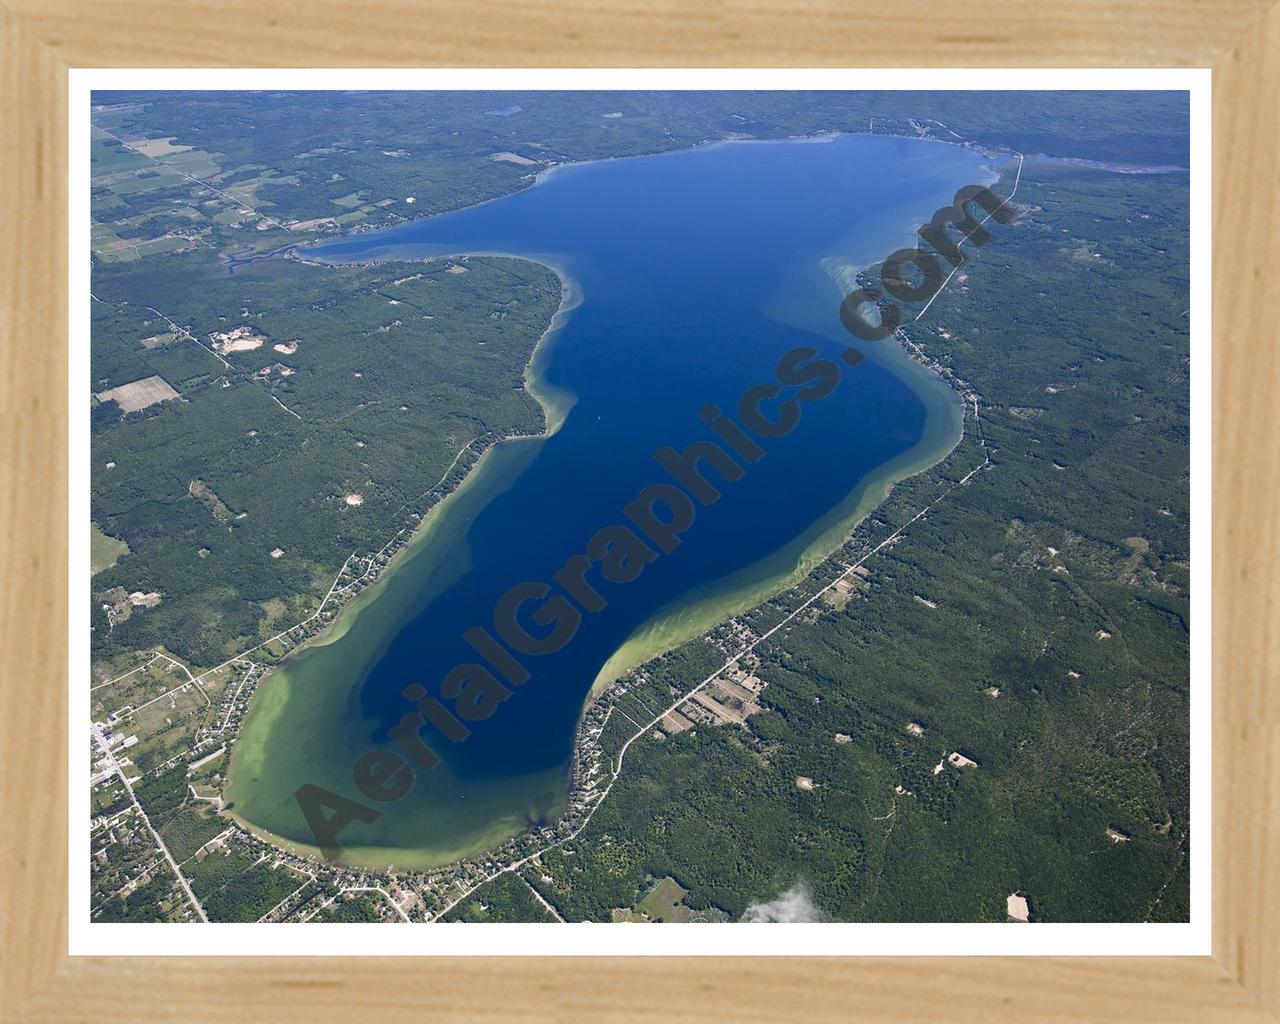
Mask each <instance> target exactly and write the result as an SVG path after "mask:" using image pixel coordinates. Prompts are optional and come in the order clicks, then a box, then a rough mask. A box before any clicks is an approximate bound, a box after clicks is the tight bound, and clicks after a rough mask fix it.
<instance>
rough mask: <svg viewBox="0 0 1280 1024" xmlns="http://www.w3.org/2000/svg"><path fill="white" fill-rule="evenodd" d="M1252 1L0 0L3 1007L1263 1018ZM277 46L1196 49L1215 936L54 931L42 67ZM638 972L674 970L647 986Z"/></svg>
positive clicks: (106, 1013)
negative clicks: (978, 942) (558, 947)
mask: <svg viewBox="0 0 1280 1024" xmlns="http://www.w3.org/2000/svg"><path fill="white" fill-rule="evenodd" d="M1271 3H1272V0H1213V2H1208V3H1205V2H1198V0H1129V2H1128V3H1124V4H1118V3H1112V2H1108V0H1060V2H1058V3H1052V4H1046V3H1027V2H1025V0H1024V2H1016V0H1004V2H999V3H997V2H994V0H972V2H969V3H964V4H959V3H949V2H947V3H939V2H937V0H896V2H894V3H891V4H870V3H866V2H865V0H854V2H851V3H850V2H846V3H836V2H833V0H806V2H801V3H797V4H793V5H789V4H786V3H783V2H781V0H737V2H728V3H725V2H712V0H706V2H703V3H697V4H687V3H679V2H677V0H648V2H645V3H639V2H635V0H631V2H628V3H625V4H624V3H613V4H609V3H598V2H593V0H547V2H545V4H543V5H540V6H539V7H538V8H535V7H534V6H533V5H528V6H518V5H517V4H516V3H515V2H513V0H508V2H505V3H498V2H494V0H374V2H372V3H367V2H365V3H358V4H357V3H346V2H341V0H311V2H309V3H299V2H290V0H278V2H271V0H265V2H262V0H257V2H255V0H221V2H219V3H217V4H214V5H200V6H197V5H196V4H194V3H190V2H183V0H98V2H96V3H92V4H91V3H88V2H84V0H0V82H2V83H3V90H4V92H3V98H2V99H0V104H2V106H3V135H2V139H3V145H4V153H5V157H4V159H5V165H4V174H3V179H2V181H0V230H3V233H4V247H5V259H4V262H3V264H0V282H2V283H0V330H2V332H3V333H2V334H0V538H2V539H0V671H2V674H0V680H2V683H0V685H2V686H3V688H4V689H3V696H2V700H0V755H2V757H3V761H2V762H0V807H2V808H3V812H4V817H3V819H2V821H0V943H2V945H0V1008H2V1010H3V1019H4V1020H6V1021H7V1020H14V1021H64V1020H73V1019H74V1020H81V1019H86V1020H87V1019H93V1020H95V1021H105V1020H115V1019H122V1020H123V1019H130V1020H137V1019H140V1018H141V1019H147V1018H149V1019H152V1020H158V1021H159V1020H184V1021H188V1020H195V1019H200V1020H204V1019H213V1018H215V1017H218V1018H223V1019H232V1020H236V1019H241V1020H243V1019H267V1020H291V1019H306V1020H308V1021H313V1022H317V1024H319V1022H323V1021H342V1022H344V1024H345V1022H347V1021H349V1020H352V1019H355V1020H369V1019H375V1017H376V1018H377V1019H383V1018H385V1019H389V1020H390V1019H394V1020H400V1019H403V1020H424V1019H426V1020H443V1019H448V1020H466V1021H495V1022H503V1024H506V1022H512V1021H544V1020H547V1021H550V1020H556V1021H560V1020H570V1021H603V1020H655V1021H657V1020H662V1021H667V1020H690V1021H704V1020H715V1019H726V1018H730V1017H731V1018H734V1019H743V1020H761V1021H774V1020H778V1019H804V1020H809V1021H826V1020H831V1021H836V1020H841V1021H843V1020H848V1019H883V1020H895V1021H914V1020H920V1021H937V1020H940V1019H950V1020H983V1021H1004V1020H1008V1021H1018V1022H1022V1021H1029V1020H1050V1019H1052V1020H1071V1021H1095V1020H1096V1021H1110V1020H1117V1021H1119V1020H1123V1021H1127V1022H1132V1021H1135V1020H1139V1021H1141V1020H1162V1021H1183V1020H1186V1021H1202V1020H1231V1021H1240V1022H1252V1021H1258V1022H1261V1021H1277V1020H1280V968H1278V967H1277V957H1278V956H1280V937H1278V935H1280V929H1278V928H1277V927H1276V926H1277V924H1280V875H1278V873H1277V870H1276V866H1277V864H1280V813H1277V812H1278V811H1280V715H1278V710H1280V692H1277V690H1276V688H1275V687H1276V684H1277V683H1280V629H1277V625H1278V620H1280V571H1278V569H1277V555H1278V554H1280V529H1278V528H1277V524H1278V523H1280V517H1278V516H1277V514H1276V511H1275V505H1276V502H1277V501H1278V500H1280V491H1278V489H1277V486H1276V481H1277V480H1280V443H1278V439H1280V362H1277V360H1276V358H1275V339H1276V336H1277V324H1278V323H1280V286H1277V284H1276V282H1275V281H1273V280H1272V278H1273V276H1274V271H1275V268H1276V267H1277V266H1280V166H1278V165H1280V7H1275V8H1271V9H1268V8H1269V6H1270V4H1271ZM279 64H284V65H290V64H292V65H300V64H305V65H308V66H334V67H363V66H395V67H422V66H473V67H478V66H499V67H501V66H507V67H512V66H522V65H536V66H561V67H575V66H583V67H586V66H640V67H644V66H705V65H713V66H729V67H743V66H792V67H857V66H906V67H919V66H953V67H999V66H1043V67H1077V66H1113V67H1130V66H1146V67H1208V66H1211V67H1213V69H1214V87H1213V94H1214V95H1213V99H1214V104H1213V106H1214V125H1213V132H1214V153H1213V158H1214V160H1213V166H1214V171H1213V173H1214V205H1213V210H1214V217H1213V220H1214V223H1213V232H1214V275H1213V283H1214V476H1213V495H1214V505H1215V508H1214V518H1215V526H1216V531H1215V537H1214V540H1213V565H1214V570H1215V571H1214V579H1213V612H1214V618H1213V622H1214V625H1213V629H1214V645H1213V650H1214V679H1213V684H1214V685H1213V709H1214V747H1213V760H1214V764H1213V809H1214V836H1213V850H1214V861H1213V866H1214V878H1213V909H1214V915H1213V955H1212V956H1211V957H1188V958H1140V957H1134V958H1108V959H1103V958H1084V959H1081V958H1076V959H1068V958H1034V959H1033V958H1013V959H997V958H959V957H957V958H954V959H929V960H923V959H909V958H878V959H861V960H827V959H823V960H813V959H809V960H801V959H771V960H754V961H747V962H743V961H737V962H734V963H733V964H728V963H725V962H723V961H718V960H710V959H690V960H673V959H661V958H655V959H629V960H626V959H573V960H567V959H566V960H544V959H537V958H531V959H506V960H490V959H465V960H464V959H449V960H439V961H432V962H430V963H423V962H421V961H415V960H408V959H404V960H401V959H396V960H374V959H363V958H361V959H355V958H353V959H321V958H288V959H281V958H275V959H261V960H255V959H247V958H239V959H234V958H227V959H212V958H203V959H174V958H165V959H158V960H142V959H127V958H88V957H86V958H70V957H68V955H67V916H66V915H67V908H66V879H67V834H66V829H67V824H66V803H65V800H66V782H67V776H66V771H67V749H66V742H67V737H66V727H65V723H66V720H67V685H66V679H67V676H66V673H67V635H66V622H67V616H66V601H67V546H66V538H67V518H66V517H67V454H66V453H67V433H66V430H67V427H66V401H65V395H66V389H65V381H66V373H67V363H66V360H67V349H66V344H65V341H66V331H67V295H66V280H67V277H66V259H67V247H66V246H67V230H66V228H67V224H66V216H67V177H66V166H67V110H66V101H67V70H68V68H71V67H109V66H125V67H183V66H210V65H214V66H233V67H235V66H241V67H243V66H272V65H279ZM1268 864H1270V865H1271V867H1270V868H1268V867H1267V865H1268ZM659 991H661V992H663V993H664V994H668V995H670V996H674V998H666V997H664V998H663V999H661V1000H658V999H655V998H654V996H655V994H656V993H657V992H659ZM677 994H678V995H677Z"/></svg>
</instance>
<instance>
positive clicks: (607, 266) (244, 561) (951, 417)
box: [72, 89, 1203, 936]
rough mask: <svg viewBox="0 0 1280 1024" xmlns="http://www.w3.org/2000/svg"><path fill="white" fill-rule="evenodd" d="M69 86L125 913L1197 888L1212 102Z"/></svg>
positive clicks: (87, 672)
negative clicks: (1194, 808) (1198, 452)
mask: <svg viewBox="0 0 1280 1024" xmlns="http://www.w3.org/2000/svg"><path fill="white" fill-rule="evenodd" d="M89 122H90V127H89V134H90V138H89V139H88V140H87V150H88V155H89V176H90V196H91V197H90V203H89V210H90V217H91V225H89V231H88V232H87V233H88V236H89V245H90V249H91V252H90V254H89V258H90V260H91V270H90V273H89V282H90V284H89V291H90V294H89V295H88V296H84V297H83V300H84V302H85V303H86V304H87V306H88V310H89V327H90V337H89V345H88V356H89V358H88V360H87V371H88V377H89V394H88V395H87V396H84V397H83V398H77V399H76V400H75V403H74V404H76V405H77V406H80V408H81V409H83V405H82V404H81V403H82V402H85V401H87V402H88V404H89V406H90V411H89V413H88V417H87V419H88V430H87V431H86V432H83V433H84V436H83V437H82V438H81V439H80V443H81V444H82V446H83V447H84V448H85V449H86V450H87V451H88V452H89V456H88V469H87V472H88V474H89V478H90V479H89V485H88V486H89V505H90V509H91V522H89V523H84V522H83V518H82V517H81V515H82V514H78V515H77V516H76V522H78V523H80V524H81V525H79V526H78V527H76V528H77V529H81V530H89V531H91V542H90V555H91V563H92V564H91V565H90V566H89V567H88V568H87V570H86V569H80V570H79V571H80V573H82V574H83V575H81V577H80V578H82V579H83V578H84V577H85V576H87V577H88V578H89V581H90V582H89V593H90V610H89V622H90V630H89V632H90V636H89V638H88V640H87V644H86V646H87V648H88V661H87V663H82V665H83V667H82V668H81V669H79V670H78V671H77V673H76V674H74V675H73V682H72V685H73V691H77V692H79V694H80V699H81V701H83V699H84V691H85V690H87V691H88V701H87V702H88V706H89V721H88V722H87V723H86V722H84V721H83V719H82V718H80V716H79V714H77V715H76V716H75V721H73V724H72V728H73V730H74V731H73V738H74V740H75V743H76V745H77V746H80V745H81V744H83V745H86V746H87V748H88V751H89V756H88V765H89V778H88V779H83V778H82V777H78V778H76V779H74V780H73V785H74V786H77V787H78V786H83V785H85V784H87V785H88V787H89V801H88V802H89V813H88V820H87V821H86V820H82V819H80V818H79V817H78V816H77V818H76V819H75V820H73V823H72V827H73V829H81V830H88V833H89V839H88V843H87V848H88V850H89V863H88V864H87V865H86V864H83V862H82V858H76V860H77V861H80V865H79V868H80V869H81V870H86V871H87V872H88V873H89V878H90V881H89V907H88V914H89V920H90V922H91V923H104V924H105V923H170V924H178V923H189V924H201V923H214V924H216V923H254V922H258V923H262V924H272V923H312V924H322V923H331V922H345V923H360V922H365V923H385V924H428V923H441V924H448V923H454V922H467V923H483V922H495V923H546V924H557V923H579V922H598V923H618V924H622V923H637V924H639V923H677V922H681V923H710V924H714V923H728V922H739V923H741V922H759V923H767V922H827V923H872V922H882V923H883V922H888V923H940V922H947V923H971V924H977V923H982V924H996V923H1000V924H1008V925H1014V924H1032V925H1034V924H1041V923H1050V924H1051V923H1055V922H1092V923H1113V922H1123V923H1143V922H1154V923H1182V922H1187V921H1189V920H1190V905H1191V895H1190V893H1191V881H1190V880H1191V867H1192V866H1191V862H1190V846H1191V843H1190V839H1191V831H1190V826H1189V817H1190V813H1189V807H1190V804H1191V797H1190V775H1191V773H1190V762H1191V741H1190V736H1191V732H1192V730H1191V723H1190V718H1191V715H1190V704H1191V702H1190V692H1191V671H1190V666H1191V662H1190V635H1191V590H1190V580H1191V568H1190V563H1191V554H1190V552H1191V533H1190V523H1191V514H1190V507H1191V492H1190V483H1189V481H1190V459H1191V415H1190V406H1191V402H1190V390H1191V389H1190V380H1191V372H1190V371H1191V344H1190V329H1189V324H1190V312H1191V297H1190V295H1191V292H1190V235H1189V218H1190V195H1191V191H1190V144H1189V140H1190V107H1189V94H1188V93H1187V92H1186V91H1123V92H1113V91H1085V90H1080V91H989V92H977V91H941V90H936V91H883V92H881V91H863V92H849V91H830V90H823V91H795V90H770V91H736V90H735V91H591V90H586V91H584V90H573V91H555V90H537V91H518V92H517V91H506V90H504V91H484V92H478V91H432V90H414V91H338V90H336V89H335V90H313V91H250V90H241V91H236V90H218V91H173V90H169V91H128V92H125V91H95V92H93V94H92V103H91V109H90V116H89ZM81 223H83V221H81ZM73 258H74V257H73ZM84 365H85V364H82V366H84ZM83 372H84V370H83V369H79V368H76V369H73V373H75V374H77V376H76V377H74V378H73V395H74V389H75V388H78V387H79V386H80V384H79V382H80V380H82V379H83V378H82V377H80V376H78V374H80V373H83ZM82 415H83V414H82ZM1198 585H1199V583H1198ZM81 607H82V605H81ZM83 633H84V631H83V630H82V629H80V630H77V635H78V636H80V637H83ZM85 725H87V726H88V735H87V736H84V735H83V734H82V733H80V732H79V730H81V729H83V728H84V727H85ZM81 749H83V747H82V748H81ZM1197 750H1199V748H1198V747H1197ZM77 774H79V773H77ZM1197 827H1203V826H1202V825H1201V824H1200V819H1198V818H1197ZM81 836H83V831H82V832H81ZM73 870H76V865H74V864H73ZM285 931H286V932H287V930H285ZM322 931H323V933H324V934H325V935H329V934H333V933H334V931H335V930H333V929H324V930H322ZM337 931H341V930H337ZM501 931H502V930H501V929H497V930H489V929H486V930H483V934H485V935H492V934H494V933H495V932H501ZM594 931H601V930H600V929H595V930H594ZM604 931H609V932H610V934H613V930H611V929H605V930H604ZM785 931H786V930H785V929H777V930H766V934H769V933H773V932H785ZM197 933H198V932H197V930H195V929H191V930H183V931H180V932H178V933H175V934H181V935H186V934H197ZM624 933H626V930H624ZM730 933H734V930H733V929H726V930H722V931H721V932H719V933H718V934H730ZM147 934H154V933H152V932H147ZM162 934H165V935H168V934H169V933H162ZM199 934H203V933H199ZM210 934H212V933H210ZM254 934H257V933H256V932H255V933H254ZM270 934H271V935H273V936H274V935H279V934H281V932H280V931H273V932H271V933H270ZM360 934H366V931H364V930H361V932H360ZM376 934H378V935H381V934H383V933H380V932H379V933H376ZM395 934H413V933H395ZM424 934H425V933H424ZM446 934H469V930H467V929H453V930H452V931H451V933H446ZM538 934H539V935H542V934H544V933H542V932H540V933H538ZM654 934H657V933H654ZM666 934H671V933H666ZM677 934H678V933H677ZM694 934H703V933H701V932H695V933H694ZM706 934H709V935H710V934H717V933H716V932H714V930H713V931H709V932H707V933H706ZM755 934H756V933H755V932H754V931H753V932H751V935H753V936H754V935H755ZM824 934H826V933H825V932H824ZM1000 934H1001V935H1004V934H1006V933H1004V932H1001V933H1000ZM1017 934H1023V933H1021V932H1019V933H1017ZM1027 934H1029V933H1027Z"/></svg>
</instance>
